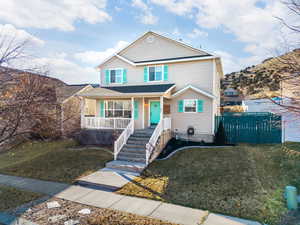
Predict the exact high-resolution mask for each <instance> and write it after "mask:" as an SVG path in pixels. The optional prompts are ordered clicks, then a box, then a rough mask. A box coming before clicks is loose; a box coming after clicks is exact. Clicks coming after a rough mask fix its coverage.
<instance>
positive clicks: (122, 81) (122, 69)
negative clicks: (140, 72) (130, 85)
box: [109, 68, 124, 84]
mask: <svg viewBox="0 0 300 225" xmlns="http://www.w3.org/2000/svg"><path fill="white" fill-rule="evenodd" d="M112 70H121V82H111V71H112ZM123 74H124V68H111V69H109V83H110V84H123V83H124V79H123V78H124V77H123ZM116 80H117V79H116Z"/></svg>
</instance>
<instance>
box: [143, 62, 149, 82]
mask: <svg viewBox="0 0 300 225" xmlns="http://www.w3.org/2000/svg"><path fill="white" fill-rule="evenodd" d="M144 82H148V67H147V66H145V67H144Z"/></svg>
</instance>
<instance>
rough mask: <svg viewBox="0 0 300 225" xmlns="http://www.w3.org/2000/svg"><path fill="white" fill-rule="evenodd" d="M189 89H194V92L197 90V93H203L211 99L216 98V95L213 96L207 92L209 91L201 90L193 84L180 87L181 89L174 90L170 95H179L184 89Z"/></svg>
mask: <svg viewBox="0 0 300 225" xmlns="http://www.w3.org/2000/svg"><path fill="white" fill-rule="evenodd" d="M189 89H192V90H194V91H196V92H198V93H200V94H203V95H205V96H207V97H209V98H212V99H214V98H216V96H214V95H213V94H211V93H209V92H207V91H204V90H201V89H200V88H197V87H194V86H193V85H188V86H186V87H184V88H182V89H181V90H179V91H177V92H175V93H174V94H173V95H172V97H175V96H178V95H181V94H183V93H184V92H185V91H187V90H189Z"/></svg>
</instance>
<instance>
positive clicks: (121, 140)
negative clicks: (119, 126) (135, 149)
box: [114, 119, 134, 160]
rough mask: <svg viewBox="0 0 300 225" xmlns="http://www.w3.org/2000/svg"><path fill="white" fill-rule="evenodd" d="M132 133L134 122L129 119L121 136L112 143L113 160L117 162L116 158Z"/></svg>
mask: <svg viewBox="0 0 300 225" xmlns="http://www.w3.org/2000/svg"><path fill="white" fill-rule="evenodd" d="M133 132H134V120H133V119H131V120H130V122H129V124H128V125H127V127H126V128H125V129H124V130H123V132H122V133H121V135H120V136H119V137H118V139H117V140H116V141H115V143H114V159H115V160H117V156H118V154H119V153H120V151H121V149H122V148H123V146H124V145H125V144H126V142H127V140H128V138H129V137H130V135H132V134H133Z"/></svg>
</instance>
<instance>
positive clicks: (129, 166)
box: [106, 160, 146, 173]
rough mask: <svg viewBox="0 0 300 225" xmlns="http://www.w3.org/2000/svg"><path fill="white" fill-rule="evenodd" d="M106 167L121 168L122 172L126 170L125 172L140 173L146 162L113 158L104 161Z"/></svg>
mask: <svg viewBox="0 0 300 225" xmlns="http://www.w3.org/2000/svg"><path fill="white" fill-rule="evenodd" d="M106 167H107V168H109V169H117V170H122V171H124V172H126V171H127V172H134V173H141V172H142V171H143V170H144V169H145V168H146V164H145V163H138V162H128V161H121V160H114V161H110V162H108V163H106Z"/></svg>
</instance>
